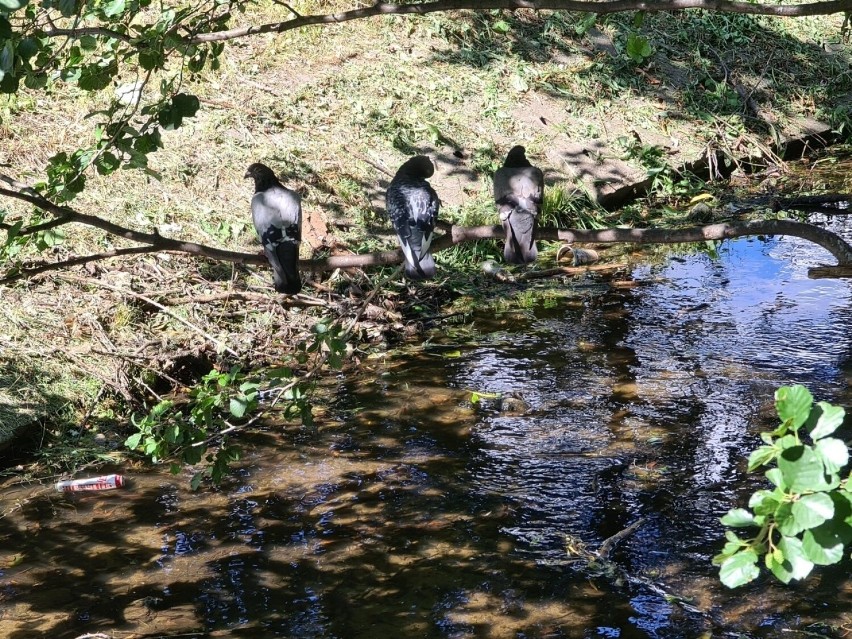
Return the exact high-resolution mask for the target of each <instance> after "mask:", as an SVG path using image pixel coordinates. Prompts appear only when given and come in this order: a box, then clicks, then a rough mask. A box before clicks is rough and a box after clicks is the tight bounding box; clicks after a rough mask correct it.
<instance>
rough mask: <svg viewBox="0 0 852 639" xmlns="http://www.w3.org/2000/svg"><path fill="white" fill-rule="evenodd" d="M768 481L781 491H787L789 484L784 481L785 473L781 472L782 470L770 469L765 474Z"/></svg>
mask: <svg viewBox="0 0 852 639" xmlns="http://www.w3.org/2000/svg"><path fill="white" fill-rule="evenodd" d="M764 475H765V476H766V479H768V480H769V481H771V482H772V484H773V485H774V486H778V488H780V489H781V490H786V489H787V483H786V481H785V479H784V473H782V472H781V469H780V468H770V469H769V470H767V471H766V473H764Z"/></svg>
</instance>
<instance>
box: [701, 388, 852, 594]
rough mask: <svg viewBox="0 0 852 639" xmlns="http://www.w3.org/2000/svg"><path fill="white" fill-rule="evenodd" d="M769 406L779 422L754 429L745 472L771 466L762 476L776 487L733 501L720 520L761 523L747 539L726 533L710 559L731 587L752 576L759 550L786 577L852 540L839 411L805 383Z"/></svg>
mask: <svg viewBox="0 0 852 639" xmlns="http://www.w3.org/2000/svg"><path fill="white" fill-rule="evenodd" d="M775 408H776V410H777V411H778V417H779V418H780V420H781V425H780V426H778V428H776V429H775V430H774V431H772V432H771V433H761V434H760V438H761V439H762V440H763V444H764V445H763V446H760V447H759V448H758V449H757V450H755V451H754V452H752V453H751V455H750V456H749V460H748V470H749V471H754V470H756V469H758V468H760V467H761V466H772V467H771V468H770V469H769V470H768V471H766V473H765V476H766V478H767V479H768V480H769V481H770V482H771V484H772V485H773V486H774V488H773V489H772V490H758V491H757V492H755V493H754V494H753V495H752V496H751V499H749V502H748V506H749V508H750V509H751V510H747V509H745V508H735V509H733V510H731V511H730V512H728V514H727V515H725V516H724V517H722V523H723V524H725V525H726V526H731V527H733V528H752V527H756V528H758V529H759V530H758V532H757V534H756V535H755V536H754V537H752V538H750V539H742V538H741V537H739V536H738V535H737V534H736V533H734V532H733V531H730V530H729V531H727V532H726V533H725V537H726V539H727V543H726V544H725V547H724V549H723V550H722V552H721V553H720V554H719V555H717V556H716V557H714V559H713V563H715V564H717V565H719V566H720V570H719V575H720V578H721V580H722V583H724V584H725V585H726V586H728V587H730V588H735V587H737V586H741V585H743V584H746V583H748V582H750V581H752V580H754V579H756V578H757V576H758V575H759V574H760V569H759V568H758V565H757V563H758V560H759V559H760V558H761V556H762V557H763V563H764V565H765V566H766V567H767V568H768V569H769V570H770V571H771V572H772V574H774V575H775V576H776V577H777V578H778V579H779V580H781V581H783V582H784V583H789V582H790V581H791V580H793V579H804V578H805V577H807V576H808V575H809V574H810V572H811V571H812V570H813V568H814V566H828V565H830V564H835V563H837V562H839V561H840V560H841V559H842V558H843V554H844V547H845V546H847V545H848V544H849V543H852V473H847V476H846V477H845V478H842V475H841V472H842V471H843V470H844V468H845V467H846V466H847V465H848V464H849V450H848V448H847V446H846V443H845V442H844V441H843V440H842V439H839V438H837V437H833V436H832V435H834V434H835V431H836V430H837V429H838V428H839V427H840V426H841V425H842V423H843V418H844V416H845V411H844V410H843V408H840V407H839V406H832V405H831V404H829V403H828V402H818V403H817V404H816V405H814V400H813V396H812V395H811V393H810V391H808V389H807V388H805V387H804V386H783V387H781V388H779V389H778V390H777V391H776V393H775ZM802 429H804V431H805V433H807V435H808V438H807V439H806V438H804V437H803V436H802V435H803V433H802ZM809 442H810V443H809Z"/></svg>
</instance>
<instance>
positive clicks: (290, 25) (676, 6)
mask: <svg viewBox="0 0 852 639" xmlns="http://www.w3.org/2000/svg"><path fill="white" fill-rule="evenodd" d="M463 9H471V10H474V11H487V10H492V9H509V10H515V9H531V10H533V11H543V10H553V11H578V12H582V13H589V12H591V13H597V14H609V13H619V12H623V11H646V12H648V13H651V12H658V11H684V10H686V9H705V10H708V11H719V12H726V13H744V14H750V15H769V16H781V17H788V18H793V17H804V16H814V15H830V14H833V13H843V12H844V11H852V0H828V1H825V2H811V3H807V4H760V3H756V2H737V1H735V0H657V1H654V2H646V1H643V0H608V1H606V2H590V1H588V0H435V1H434V2H424V3H422V4H393V3H389V2H377V3H376V4H373V5H371V6H368V7H362V8H359V9H350V10H349V11H341V12H338V13H326V14H315V15H308V16H297V17H295V18H291V19H289V20H284V21H282V22H273V23H269V24H262V25H250V26H247V27H238V28H235V29H227V30H225V31H214V32H211V33H199V34H197V35H194V36H191V37H189V38H185V39H184V42H187V43H190V44H201V43H204V42H221V41H223V40H233V39H235V38H242V37H246V36H252V35H258V34H261V33H284V32H285V31H292V30H293V29H301V28H303V27H307V26H312V25H316V26H327V25H330V24H340V23H342V22H348V21H350V20H361V19H364V18H370V17H374V16H387V15H426V14H428V13H436V12H444V11H458V10H463Z"/></svg>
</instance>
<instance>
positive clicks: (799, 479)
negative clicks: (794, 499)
mask: <svg viewBox="0 0 852 639" xmlns="http://www.w3.org/2000/svg"><path fill="white" fill-rule="evenodd" d="M778 469H779V470H780V471H781V473H782V474H783V475H784V483H785V484H786V486H787V488H788V489H789V490H792V491H793V492H797V493H801V492H805V491H823V490H829V489H830V488H831V485H830V484H829V483H828V482H826V481H825V477H824V476H823V466H822V460H821V459H820V458H819V457H818V456H817V454H816V453H815V452H814V450H813V449H812V448H811V447H810V446H793V447H792V448H788V449H787V450H785V451H784V452H782V453H781V455H780V456H779V457H778ZM767 476H768V473H767Z"/></svg>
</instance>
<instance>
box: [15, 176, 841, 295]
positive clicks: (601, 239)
mask: <svg viewBox="0 0 852 639" xmlns="http://www.w3.org/2000/svg"><path fill="white" fill-rule="evenodd" d="M0 179H3V180H4V181H6V182H10V183H11V182H13V181H12V180H11V178H7V177H6V176H3V175H0ZM0 195H5V196H7V197H11V198H14V199H17V200H22V201H24V202H28V203H30V204H32V205H34V206H37V207H39V208H41V209H44V210H46V211H48V212H50V213H52V214H54V215H56V216H57V218H60V219H62V220H66V221H68V222H77V223H80V224H86V225H89V226H93V227H95V228H98V229H101V230H103V231H105V232H106V233H109V234H111V235H116V236H118V237H122V238H125V239H128V240H131V241H134V242H138V243H140V244H143V245H144V246H137V247H130V248H122V249H116V250H114V251H108V252H106V253H100V254H96V255H91V256H84V257H77V258H73V259H71V260H66V261H64V262H57V263H54V264H42V265H39V266H35V267H32V268H24V269H21V270H19V271H17V272H15V273H12V274H11V275H8V276H7V277H5V278H3V279H0V284H6V283H9V282H12V281H15V280H18V279H21V278H25V277H30V276H32V275H36V274H38V273H43V272H45V271H49V270H56V269H59V268H64V267H66V266H73V265H76V264H83V263H86V262H90V261H93V260H95V259H105V258H108V257H114V256H117V255H125V254H139V253H149V252H151V253H153V252H174V253H189V254H190V255H197V256H201V257H207V258H210V259H214V260H218V261H223V262H232V263H235V264H257V265H266V264H267V260H266V258H265V257H264V256H263V255H262V254H260V253H259V252H258V253H239V252H236V251H226V250H223V249H219V248H216V247H212V246H206V245H204V244H197V243H195V242H186V241H182V240H176V239H172V238H169V237H164V236H162V235H160V234H159V233H156V232H155V233H145V232H142V231H135V230H133V229H130V228H127V227H125V226H121V225H119V224H115V223H113V222H110V221H108V220H105V219H103V218H100V217H97V216H95V215H88V214H85V213H80V212H78V211H75V210H74V209H72V208H70V207H67V206H60V205H57V204H54V203H53V202H51V201H50V200H48V199H46V198H44V197H43V196H41V195H39V194H37V193H33V192H31V191H28V192H23V191H20V190H13V189H7V188H3V187H0ZM445 228H446V226H445ZM504 235H505V233H504V231H503V228H502V226H498V225H493V226H474V227H462V226H455V225H452V226H449V228H446V232H445V233H444V235H441V236H440V237H437V238H436V239H435V240H434V241H433V242H432V251H433V252H438V251H441V250H444V249H447V248H449V247H451V246H454V245H456V244H461V243H463V242H470V241H475V240H490V239H503V237H504ZM747 235H792V236H795V237H801V238H803V239H805V240H808V241H811V242H814V243H815V244H818V245H819V246H821V247H823V248H824V249H826V250H827V251H828V252H829V253H831V254H832V255H833V256H834V257H835V258H836V259H837V264H836V265H835V266H838V267H847V266H850V265H852V246H850V245H849V244H848V243H847V242H846V241H845V240H844V239H843V238H841V237H840V236H839V235H837V234H835V233H832V232H831V231H828V230H826V229H824V228H821V227H818V226H814V225H812V224H805V223H803V222H796V221H793V220H787V219H782V220H755V221H750V222H725V223H721V224H710V225H708V226H694V227H687V228H679V229H660V228H651V229H624V228H612V229H603V230H586V229H557V228H553V227H545V228H541V229H538V231H537V237H538V239H540V240H556V241H562V242H572V243H573V242H576V243H583V244H590V243H597V244H613V243H628V244H683V243H689V242H706V241H708V240H726V239H733V238H736V237H742V236H747ZM400 262H402V251H400V250H399V249H397V250H394V251H382V252H379V253H369V254H364V255H333V256H331V257H327V258H321V259H313V260H301V261H300V262H299V267H300V268H302V269H304V270H311V271H319V272H322V271H330V270H334V269H338V268H341V269H343V268H362V267H366V266H383V265H391V264H399V263H400ZM838 272H840V271H838Z"/></svg>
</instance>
